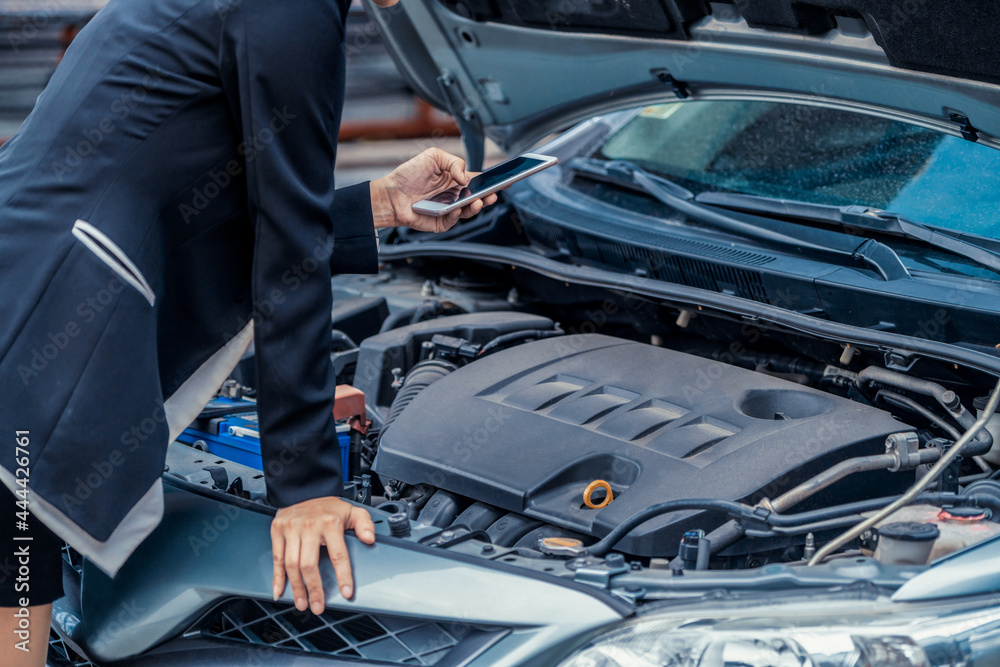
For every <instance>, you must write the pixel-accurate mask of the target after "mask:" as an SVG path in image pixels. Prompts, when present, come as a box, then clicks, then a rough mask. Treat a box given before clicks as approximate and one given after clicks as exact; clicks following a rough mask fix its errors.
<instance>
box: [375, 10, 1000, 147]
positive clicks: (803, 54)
mask: <svg viewBox="0 0 1000 667" xmlns="http://www.w3.org/2000/svg"><path fill="white" fill-rule="evenodd" d="M401 5H402V7H403V9H398V8H397V9H384V10H372V13H373V17H374V19H375V20H376V22H378V23H379V24H380V26H381V28H382V30H383V34H384V36H385V40H386V43H387V46H388V47H389V49H390V51H391V52H392V53H393V55H394V58H395V59H396V62H397V63H398V64H399V65H400V66H401V71H402V72H403V74H404V76H406V77H407V78H408V79H409V80H410V83H411V85H413V86H414V88H415V89H416V90H417V91H418V92H419V93H420V94H421V95H422V96H424V97H426V98H427V99H428V100H429V101H431V102H432V103H434V104H436V105H438V106H440V107H442V108H447V107H448V106H449V104H450V105H451V106H452V107H454V111H455V112H456V115H458V116H459V117H464V118H465V120H466V121H467V125H469V126H470V127H473V128H475V127H478V128H479V129H480V130H484V131H486V133H487V134H489V136H490V137H491V138H493V139H494V140H496V141H498V142H499V143H500V145H501V147H503V148H504V149H506V150H508V151H510V152H515V151H519V150H522V149H523V148H525V147H526V146H528V145H529V144H531V143H532V142H533V141H536V140H537V139H539V138H541V137H543V136H545V135H546V134H548V133H550V132H552V131H554V130H557V129H562V128H565V127H567V126H568V125H570V124H571V123H574V122H576V121H579V120H583V119H585V118H588V117H591V116H593V115H595V114H598V113H604V112H607V111H610V110H613V109H620V108H624V107H627V106H634V105H638V104H644V103H652V102H656V101H663V100H664V99H668V98H675V97H676V96H677V95H676V93H675V91H674V88H678V89H679V90H681V91H682V93H681V94H683V95H686V96H687V97H688V99H731V98H739V97H742V96H747V95H752V96H754V97H760V96H761V95H763V94H767V95H770V96H772V97H773V99H775V100H785V101H798V102H802V103H815V104H828V105H835V106H838V107H841V108H844V107H848V108H854V109H856V110H858V111H862V112H869V113H875V112H878V113H890V114H894V115H897V116H898V117H900V118H901V119H902V118H905V119H908V120H911V121H917V122H920V123H921V124H926V125H929V126H932V127H936V128H937V129H940V130H942V131H945V132H949V133H952V134H956V135H959V134H960V133H961V126H960V125H959V124H957V123H956V122H955V121H954V120H952V119H951V118H950V114H951V113H959V114H961V115H964V116H966V117H967V118H968V119H969V121H970V122H971V124H972V125H973V126H974V127H975V128H977V129H979V130H981V131H982V132H984V133H985V134H987V135H992V137H996V136H1000V114H998V113H997V111H998V109H1000V86H997V85H995V84H992V83H986V82H982V81H976V80H971V79H963V78H955V77H950V76H944V75H941V74H932V73H927V72H920V71H914V70H903V69H899V68H896V67H893V66H892V65H890V64H889V60H888V58H887V57H886V55H885V53H884V52H883V50H882V49H881V48H880V47H879V46H878V44H876V42H875V40H874V38H873V37H872V36H871V35H870V34H867V33H866V34H861V35H859V34H851V33H849V32H845V31H843V30H833V31H830V32H828V33H826V34H824V35H823V36H818V37H813V36H803V35H796V34H788V33H781V32H772V31H764V30H759V29H754V28H750V27H749V26H748V25H747V23H746V22H745V21H744V20H743V19H742V18H739V17H738V16H737V15H735V14H724V13H720V15H719V16H707V17H705V18H704V19H702V20H701V21H700V22H698V23H696V24H693V25H692V26H691V28H690V34H691V38H690V39H689V40H676V39H650V38H648V37H630V36H622V35H603V34H597V33H579V32H555V31H541V30H538V29H533V28H526V27H521V26H513V25H505V24H500V23H490V22H476V21H473V20H470V19H466V18H463V17H461V16H458V15H457V14H455V13H454V12H451V11H448V10H447V9H445V8H444V7H443V5H441V4H440V3H439V2H437V1H436V0H409V1H407V2H403V3H401ZM418 42H419V43H420V45H419V46H418V45H417V43H418ZM661 76H662V77H667V76H669V77H672V80H671V79H669V78H668V79H666V80H661V78H660V77H661ZM440 77H444V78H443V79H442V80H441V81H439V80H438V79H439V78H440ZM449 81H450V82H451V83H450V85H447V86H446V87H447V88H449V89H451V90H453V91H454V92H453V93H451V94H448V96H449V97H451V99H450V100H448V99H446V94H445V93H444V92H442V85H441V83H442V82H445V83H447V82H449ZM946 100H947V102H945V101H946ZM464 130H465V128H463V131H464ZM992 137H986V136H983V137H981V139H980V140H981V141H986V142H990V143H991V144H995V141H994V139H993V138H992ZM465 138H466V140H467V141H470V140H474V139H475V137H469V136H466V137H465Z"/></svg>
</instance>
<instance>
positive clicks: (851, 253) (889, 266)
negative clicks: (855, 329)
mask: <svg viewBox="0 0 1000 667" xmlns="http://www.w3.org/2000/svg"><path fill="white" fill-rule="evenodd" d="M569 168H570V169H573V170H574V171H577V172H580V173H585V174H588V175H592V176H597V177H598V178H601V179H605V180H609V181H612V182H617V183H627V184H629V185H632V186H635V187H637V188H639V189H640V190H642V191H643V192H645V193H646V194H648V195H650V196H651V197H653V198H654V199H656V200H657V201H659V202H660V203H662V204H665V205H666V206H669V207H670V208H672V209H673V210H675V211H677V212H678V213H681V214H682V215H684V216H685V217H686V218H689V219H691V220H696V221H697V222H700V223H702V224H704V225H708V226H710V227H713V228H715V229H720V230H722V231H726V232H730V233H732V234H736V235H739V236H743V237H746V238H751V239H755V240H758V241H762V242H765V243H775V244H779V245H782V246H791V247H793V248H796V249H806V250H811V251H813V252H818V253H822V254H825V255H827V256H830V255H837V256H839V257H841V258H844V259H853V260H856V261H860V262H863V263H865V264H867V265H868V266H869V267H871V268H872V269H874V270H875V271H877V272H878V274H879V275H880V276H881V277H882V279H883V280H900V279H908V278H909V277H910V274H909V272H908V271H907V270H906V267H904V266H903V263H902V261H901V260H900V259H899V257H898V256H897V255H896V253H894V252H893V251H892V249H891V248H889V247H888V246H886V245H884V244H882V243H879V242H878V241H874V240H871V239H868V240H866V241H865V242H864V243H862V244H861V245H860V246H858V245H856V244H855V243H853V242H852V241H850V240H846V242H838V241H839V239H838V240H837V241H835V240H833V239H830V240H829V241H824V243H814V242H812V241H809V240H806V239H803V238H801V236H791V235H789V234H784V233H782V232H779V231H775V230H773V229H767V228H765V227H761V226H760V224H758V222H757V221H755V220H754V219H753V218H751V217H749V216H738V215H734V214H732V213H722V212H720V211H718V210H714V209H713V206H711V205H709V204H708V203H703V202H702V201H701V195H699V196H698V197H695V195H694V193H693V192H691V191H690V190H688V189H687V188H684V187H683V186H681V185H678V184H677V183H674V182H673V181H671V180H669V179H667V178H664V177H662V176H658V175H656V174H653V173H651V172H648V171H646V170H645V169H643V168H642V167H640V166H638V165H636V164H634V163H632V162H629V161H628V160H600V159H596V158H584V157H577V158H574V159H572V160H570V162H569ZM758 220H760V219H759V218H758ZM838 246H839V247H838Z"/></svg>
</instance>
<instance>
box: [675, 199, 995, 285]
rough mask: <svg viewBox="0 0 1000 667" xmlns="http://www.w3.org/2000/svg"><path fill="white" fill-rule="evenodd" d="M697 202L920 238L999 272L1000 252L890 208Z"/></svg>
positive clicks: (762, 201)
mask: <svg viewBox="0 0 1000 667" xmlns="http://www.w3.org/2000/svg"><path fill="white" fill-rule="evenodd" d="M695 201H696V202H698V203H700V204H705V205H709V206H718V207H720V208H726V209H732V210H736V211H744V212H747V213H756V214H764V215H773V216H780V217H783V218H793V219H795V218H797V219H800V220H808V221H810V222H816V223H820V224H825V225H829V226H834V227H840V228H842V229H847V230H852V231H860V232H866V233H871V232H877V233H879V234H886V235H889V236H896V237H899V238H905V239H911V240H915V241H920V242H922V243H924V244H926V245H929V246H931V247H932V248H936V249H938V250H944V251H946V252H949V253H951V254H953V255H957V256H958V257H963V258H965V259H968V260H970V261H972V262H974V263H976V264H978V265H979V266H981V267H984V268H987V269H989V270H991V271H993V272H994V273H998V274H1000V253H996V252H994V251H992V250H989V249H987V248H983V247H981V246H978V245H976V244H975V243H972V242H971V241H966V240H964V239H960V238H956V237H954V236H950V235H948V234H944V233H942V232H939V231H938V230H936V229H934V228H933V227H931V226H929V225H925V224H923V223H920V222H916V221H913V220H910V219H909V218H906V217H905V216H902V215H899V214H898V213H893V212H891V211H883V210H881V209H877V208H872V207H870V206H858V205H851V206H830V205H827V204H813V203H810V202H801V201H795V200H791V199H780V198H778V197H763V196H759V195H745V194H739V193H733V192H703V193H701V194H700V195H698V196H697V197H695Z"/></svg>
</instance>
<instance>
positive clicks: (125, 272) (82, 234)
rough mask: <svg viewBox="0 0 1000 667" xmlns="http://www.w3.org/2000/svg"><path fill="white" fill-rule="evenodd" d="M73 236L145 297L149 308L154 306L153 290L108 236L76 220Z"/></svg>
mask: <svg viewBox="0 0 1000 667" xmlns="http://www.w3.org/2000/svg"><path fill="white" fill-rule="evenodd" d="M73 236H75V237H76V238H78V239H80V241H81V242H82V243H83V244H84V245H85V246H87V247H88V248H89V249H90V250H91V252H93V253H94V254H95V255H97V258H98V259H100V260H101V261H102V262H104V263H105V264H107V265H108V267H109V268H110V269H111V270H112V271H114V272H115V273H117V274H118V275H119V276H121V279H122V280H124V281H125V282H127V283H128V284H129V285H131V286H132V287H134V288H135V289H137V290H138V291H139V294H141V295H143V296H144V297H146V301H148V302H149V305H150V306H153V305H155V304H156V294H155V293H154V292H153V288H152V287H150V286H149V283H148V282H146V278H145V277H144V276H143V275H142V272H141V271H140V270H139V267H137V266H136V265H135V263H134V262H133V261H132V260H131V259H129V258H128V255H126V254H125V253H124V252H122V249H121V248H119V247H118V246H117V245H116V244H115V242H114V241H112V240H111V239H110V238H108V235H107V234H105V233H104V232H102V231H101V230H99V229H98V228H97V227H94V226H93V225H92V224H90V223H89V222H86V221H84V220H77V221H76V223H75V224H74V225H73Z"/></svg>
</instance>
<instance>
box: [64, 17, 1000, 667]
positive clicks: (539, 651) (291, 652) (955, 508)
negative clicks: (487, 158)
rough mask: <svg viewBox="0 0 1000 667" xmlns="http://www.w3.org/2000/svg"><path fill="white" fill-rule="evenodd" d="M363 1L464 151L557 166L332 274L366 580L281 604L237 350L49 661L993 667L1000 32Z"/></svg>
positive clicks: (82, 573)
mask: <svg viewBox="0 0 1000 667" xmlns="http://www.w3.org/2000/svg"><path fill="white" fill-rule="evenodd" d="M369 11H370V12H371V16H372V18H373V20H374V22H375V23H376V24H377V25H379V26H380V28H381V30H382V40H383V43H384V44H385V45H386V47H387V48H388V49H389V51H390V53H391V54H392V55H393V57H394V59H395V60H396V64H397V66H398V67H399V70H400V72H401V74H402V75H403V77H404V78H405V79H406V80H407V82H408V84H409V85H410V86H411V88H412V89H413V90H415V91H416V92H417V93H418V94H420V95H421V96H422V97H424V98H425V99H427V100H428V101H429V102H431V103H432V104H434V105H435V106H437V107H438V108H441V109H447V110H450V111H451V112H452V113H454V115H455V116H456V118H457V120H458V123H459V125H460V127H461V129H462V133H463V140H464V142H465V145H466V149H467V153H468V156H469V164H470V167H471V168H473V169H478V168H479V167H480V166H481V164H482V159H483V155H484V146H485V141H486V139H487V138H490V139H492V140H493V141H495V142H496V143H497V144H498V145H500V146H501V147H502V148H503V149H504V150H505V151H507V152H508V154H511V155H514V154H517V153H520V152H522V151H524V150H528V149H530V150H531V151H532V152H534V153H540V154H544V155H551V156H554V157H557V158H558V160H559V164H558V166H556V167H553V168H551V169H548V170H546V171H544V172H541V173H539V174H537V175H535V176H533V177H531V178H529V179H526V180H524V181H522V182H520V183H518V184H516V185H514V186H512V187H511V188H510V189H509V190H508V191H506V192H504V193H503V197H502V200H501V202H500V203H498V204H497V205H496V206H494V207H492V208H490V209H488V210H486V211H484V212H482V213H481V214H480V215H479V216H477V217H476V218H474V219H470V220H468V221H464V222H462V223H461V224H459V225H456V226H455V227H454V228H453V229H451V230H449V231H448V232H445V233H442V234H439V235H434V236H431V235H421V234H418V233H414V232H412V231H409V230H406V229H400V230H393V231H391V232H383V237H382V239H381V254H380V257H381V262H382V268H381V271H380V273H379V274H378V275H376V276H351V275H340V276H336V277H335V278H334V280H333V284H332V289H333V291H334V294H335V306H334V312H333V318H332V320H333V321H332V326H333V328H334V330H335V333H334V349H333V350H331V359H332V363H333V364H334V367H335V369H336V371H337V373H338V385H340V386H339V387H338V395H339V396H340V397H339V398H338V400H337V413H338V414H337V417H338V419H340V420H341V428H340V429H339V433H340V440H339V442H338V443H337V444H336V445H333V444H331V446H339V447H340V448H341V453H342V456H343V460H344V461H345V463H346V465H345V475H346V477H345V479H346V481H347V484H346V487H345V488H346V489H347V491H346V492H345V494H346V495H347V497H348V498H349V499H350V500H351V501H352V502H356V503H359V504H361V505H363V506H365V507H366V508H368V509H369V511H370V512H371V514H372V516H373V518H374V520H375V523H376V531H377V539H376V543H375V545H374V546H372V547H366V546H364V545H362V544H361V543H360V542H359V541H358V540H357V539H355V538H354V537H351V536H349V537H348V539H347V541H348V546H349V550H350V553H351V557H352V563H353V565H354V570H355V583H356V596H355V598H354V599H353V600H350V601H345V600H343V599H342V598H340V597H339V595H338V593H337V591H336V587H335V586H333V585H332V583H333V573H332V568H330V567H329V564H328V563H324V564H323V565H322V568H321V569H322V571H323V576H324V578H325V583H326V590H327V591H328V598H327V609H326V611H325V612H324V613H323V614H321V615H318V616H316V615H312V614H311V613H308V612H297V611H296V610H295V609H294V607H293V605H292V601H291V600H290V599H289V593H288V592H287V591H286V592H285V594H284V595H283V596H281V597H280V598H278V599H277V600H274V599H272V597H271V591H270V588H269V586H270V581H271V564H272V560H271V546H270V539H269V533H268V526H269V523H270V520H271V516H272V515H273V512H274V509H273V508H271V507H268V506H267V504H266V501H265V500H264V497H265V496H264V490H265V489H264V485H263V479H262V473H261V467H262V466H263V462H262V461H260V459H259V451H257V450H256V449H255V447H256V446H255V435H256V431H255V423H254V419H253V410H254V403H253V395H254V388H253V382H252V381H251V378H252V377H253V373H252V359H247V360H245V361H244V362H242V363H241V367H240V368H239V369H238V371H237V372H236V373H235V374H234V375H233V377H232V378H231V379H230V380H229V381H227V384H226V385H224V386H223V388H222V389H221V391H220V396H219V398H218V399H216V400H215V401H213V403H211V404H210V405H209V406H207V407H206V411H205V412H203V413H202V417H201V418H200V419H199V420H198V421H197V422H195V424H193V425H192V427H191V428H190V429H189V430H188V431H187V432H186V433H185V435H184V436H182V437H181V438H180V439H179V441H178V442H175V443H172V444H171V446H170V449H169V452H168V455H167V459H166V469H165V472H164V476H163V481H164V487H165V515H164V519H163V521H162V523H161V525H160V526H159V527H158V528H157V530H156V531H155V532H154V533H153V534H152V535H151V537H150V538H149V539H148V540H146V542H144V543H143V544H142V545H141V546H140V547H139V548H138V549H137V550H136V551H135V553H134V554H133V555H132V556H131V558H130V559H129V560H128V561H127V562H126V563H125V565H124V566H123V568H122V569H121V571H120V572H119V573H118V575H117V576H116V577H115V578H114V579H110V578H108V577H107V576H105V575H104V574H103V573H102V572H100V571H99V570H98V569H97V568H96V567H94V566H93V565H91V564H90V563H88V562H87V561H86V560H83V559H80V558H79V557H78V556H77V555H76V554H74V553H73V552H72V550H70V549H67V552H66V567H65V580H66V588H67V591H68V595H67V596H66V597H65V598H63V599H62V600H60V601H59V602H57V603H56V605H55V609H54V621H53V623H54V628H55V632H56V633H57V635H58V645H57V646H56V650H55V651H53V656H54V657H53V659H54V660H56V659H60V656H62V658H65V659H66V660H72V661H77V662H82V661H86V660H89V661H92V662H93V663H94V664H100V665H106V664H127V665H136V666H139V667H144V666H153V665H156V666H167V665H182V664H184V665H237V664H239V665H253V664H289V665H337V664H343V665H357V664H372V665H386V664H417V665H440V666H458V665H465V666H470V667H472V666H481V665H562V666H564V667H584V666H587V667H605V666H606V667H611V666H616V665H621V666H625V665H685V666H691V667H694V666H703V667H708V666H711V665H746V666H754V667H757V666H760V667H764V666H771V665H813V666H817V667H819V666H826V665H849V666H852V667H863V666H869V665H897V666H914V667H915V666H940V665H977V666H978V665H991V664H1000V643H998V641H997V637H998V633H1000V605H998V604H997V602H998V597H997V592H998V590H1000V539H998V537H997V536H998V535H1000V522H998V521H1000V415H998V413H997V407H998V402H1000V384H998V383H997V378H998V377H1000V351H998V347H1000V345H998V344H1000V213H998V210H1000V208H998V206H997V199H998V198H1000V194H998V189H997V188H996V182H997V175H998V174H1000V153H998V152H997V149H998V148H1000V139H998V137H1000V87H998V82H1000V56H998V55H997V53H998V52H997V50H996V49H995V47H994V37H993V32H994V28H995V26H996V25H997V20H998V19H1000V16H998V10H996V8H994V7H991V6H988V5H987V4H986V3H977V4H968V3H954V2H940V3H920V2H913V3H895V2H891V1H890V0H836V1H833V0H808V1H806V2H799V1H797V0H796V1H792V0H739V1H738V2H736V3H731V2H704V1H702V0H631V1H630V2H621V3H619V2H563V1H560V2H555V1H554V0H553V1H552V2H527V1H525V0H408V1H407V2H404V3H402V6H400V7H396V8H389V9H381V10H379V9H374V8H369ZM255 457H256V458H255ZM293 462H294V461H293V460H291V459H290V460H288V461H278V462H270V463H269V464H268V465H274V466H281V465H289V464H292V463H293ZM279 472H280V471H279ZM56 653H59V655H56Z"/></svg>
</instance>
